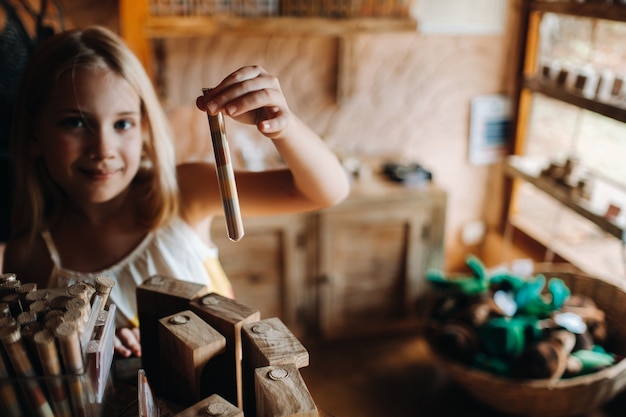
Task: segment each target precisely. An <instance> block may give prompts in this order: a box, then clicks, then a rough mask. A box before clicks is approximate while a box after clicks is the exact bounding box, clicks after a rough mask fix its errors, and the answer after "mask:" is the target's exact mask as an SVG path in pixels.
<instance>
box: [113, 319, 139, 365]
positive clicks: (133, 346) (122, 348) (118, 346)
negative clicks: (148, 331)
mask: <svg viewBox="0 0 626 417" xmlns="http://www.w3.org/2000/svg"><path fill="white" fill-rule="evenodd" d="M114 346H115V353H116V354H117V355H119V356H121V357H123V358H128V357H129V356H137V357H141V343H140V338H139V329H138V328H136V327H133V328H129V327H122V328H121V329H118V330H117V331H116V332H115V342H114Z"/></svg>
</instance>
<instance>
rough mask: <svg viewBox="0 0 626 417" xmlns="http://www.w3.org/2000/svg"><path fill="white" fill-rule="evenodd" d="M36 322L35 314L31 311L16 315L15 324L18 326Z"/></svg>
mask: <svg viewBox="0 0 626 417" xmlns="http://www.w3.org/2000/svg"><path fill="white" fill-rule="evenodd" d="M35 321H37V313H33V312H32V311H23V312H21V313H20V314H18V315H17V323H18V324H19V325H20V326H24V325H25V324H28V323H33V322H35Z"/></svg>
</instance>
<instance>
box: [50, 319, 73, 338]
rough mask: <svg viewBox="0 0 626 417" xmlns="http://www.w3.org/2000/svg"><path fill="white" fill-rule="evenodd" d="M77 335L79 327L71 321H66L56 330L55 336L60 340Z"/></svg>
mask: <svg viewBox="0 0 626 417" xmlns="http://www.w3.org/2000/svg"><path fill="white" fill-rule="evenodd" d="M75 334H78V326H76V324H75V323H72V322H69V321H64V322H63V323H61V324H59V325H58V326H57V328H56V329H54V335H55V336H56V337H58V338H59V339H68V338H70V337H72V336H74V335H75Z"/></svg>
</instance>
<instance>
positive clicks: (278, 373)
mask: <svg viewBox="0 0 626 417" xmlns="http://www.w3.org/2000/svg"><path fill="white" fill-rule="evenodd" d="M267 376H268V377H269V379H271V380H272V381H280V380H281V379H285V378H287V377H288V376H289V372H288V371H287V370H286V369H283V368H276V369H272V370H271V371H269V372H268V373H267Z"/></svg>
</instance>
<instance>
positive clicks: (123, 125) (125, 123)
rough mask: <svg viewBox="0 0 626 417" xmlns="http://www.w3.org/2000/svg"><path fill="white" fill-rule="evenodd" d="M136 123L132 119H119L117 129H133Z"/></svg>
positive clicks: (116, 124)
mask: <svg viewBox="0 0 626 417" xmlns="http://www.w3.org/2000/svg"><path fill="white" fill-rule="evenodd" d="M134 125H135V124H134V123H133V122H132V121H130V120H119V121H117V122H115V129H117V130H128V129H131V128H132V127H133V126H134Z"/></svg>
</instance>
